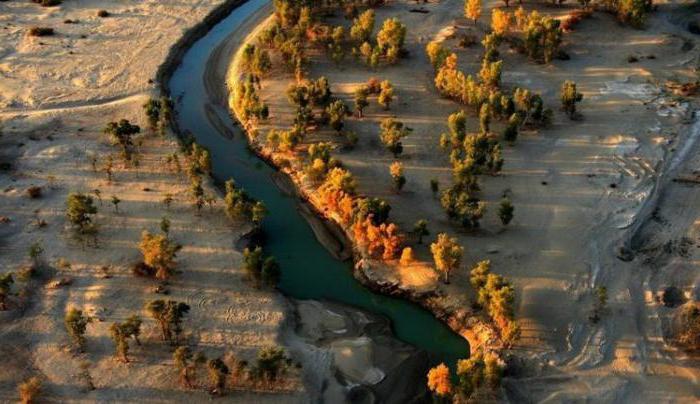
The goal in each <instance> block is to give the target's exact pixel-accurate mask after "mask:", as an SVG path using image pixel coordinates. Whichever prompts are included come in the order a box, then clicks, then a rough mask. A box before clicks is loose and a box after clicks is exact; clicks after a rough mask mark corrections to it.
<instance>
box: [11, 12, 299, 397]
mask: <svg viewBox="0 0 700 404" xmlns="http://www.w3.org/2000/svg"><path fill="white" fill-rule="evenodd" d="M239 3H241V2H240V1H221V0H205V1H197V2H194V1H177V2H142V1H135V0H134V1H131V0H125V1H120V2H118V4H116V3H115V2H113V1H107V0H87V1H80V2H73V1H66V2H64V3H63V4H62V5H61V6H58V7H47V8H45V7H40V6H39V5H37V4H34V3H31V2H18V1H12V2H0V25H2V26H3V29H2V30H0V44H1V45H0V74H1V75H2V80H0V121H1V122H0V126H1V127H2V137H0V144H1V145H2V148H1V151H0V162H1V163H2V171H0V187H1V188H2V189H3V193H2V194H0V200H1V202H0V206H2V209H0V216H2V223H0V242H1V243H0V246H1V247H0V248H1V249H2V254H0V266H1V267H2V268H3V271H2V274H4V273H6V271H12V272H14V273H15V284H14V285H13V286H12V293H20V292H22V290H23V289H24V288H25V282H24V281H22V280H21V279H20V277H18V276H17V274H18V272H19V271H21V270H22V269H23V268H26V267H27V266H28V265H29V258H28V257H27V249H28V246H30V245H31V244H32V243H38V245H40V246H41V248H42V249H43V253H41V255H40V257H39V260H40V262H41V271H42V272H43V275H42V276H43V277H44V278H45V281H46V283H45V284H32V285H33V286H32V290H31V294H30V295H29V296H31V297H30V299H29V301H30V305H29V306H27V307H26V309H25V311H24V312H23V313H22V315H19V316H14V312H13V311H14V310H18V309H19V307H17V306H16V305H15V303H18V304H19V303H21V301H22V300H21V299H19V297H17V298H16V297H14V296H11V297H10V298H9V300H10V302H11V303H10V311H8V312H2V313H0V317H2V318H3V327H2V330H0V335H1V336H2V338H3V341H4V343H3V346H2V348H1V349H0V351H1V353H2V355H3V357H4V358H8V363H6V364H5V366H3V368H2V371H0V400H2V401H7V402H15V401H18V393H17V386H18V385H19V383H21V382H22V381H24V380H25V379H26V378H28V377H30V376H38V377H39V378H40V380H41V381H42V392H41V395H40V399H41V401H44V400H45V401H55V402H72V401H81V402H110V401H111V402H114V401H122V402H123V401H131V402H145V401H148V402H202V401H207V400H210V395H209V394H208V392H207V386H208V381H207V380H206V376H205V374H204V372H201V376H200V377H199V378H198V381H197V389H184V388H182V387H181V386H180V384H179V383H178V373H177V370H176V369H175V367H174V366H173V362H172V350H171V348H170V347H169V346H168V345H166V344H163V343H161V342H160V336H159V334H158V327H157V325H156V323H155V321H154V320H152V318H151V316H150V315H149V313H148V312H147V311H146V310H144V305H145V304H146V303H147V302H148V301H150V300H153V299H159V298H161V299H166V298H167V299H172V300H176V301H182V302H185V303H187V304H188V305H189V306H190V311H189V313H187V314H186V315H185V318H184V321H183V330H184V331H183V336H182V341H183V343H187V344H188V345H190V346H191V347H192V348H193V349H194V350H201V351H202V352H203V353H205V354H206V355H207V357H208V358H216V357H219V356H222V357H226V360H228V359H230V357H231V356H235V357H236V358H237V359H240V360H247V361H248V362H249V363H255V358H256V354H257V351H258V349H259V348H261V347H264V346H270V345H279V344H280V343H281V338H282V337H281V335H282V334H283V333H284V330H286V328H288V327H289V326H290V325H289V324H288V323H287V322H286V319H287V318H288V317H289V313H290V310H291V306H290V305H289V304H288V302H286V300H285V299H284V298H283V297H282V296H281V295H280V294H278V293H276V292H273V291H265V290H258V289H254V288H253V287H252V286H251V285H250V284H249V283H248V282H246V281H245V274H244V273H243V270H242V269H241V266H242V264H241V263H242V254H241V253H240V252H239V251H237V250H236V249H235V246H234V241H235V240H236V239H237V238H238V237H240V236H241V235H242V234H244V233H246V232H247V231H248V230H249V229H250V227H251V225H250V224H247V223H239V224H236V225H232V224H231V223H229V221H228V220H225V215H224V213H223V210H222V206H223V202H222V200H221V199H220V198H219V197H218V191H217V190H216V188H214V187H213V185H212V184H211V183H210V182H209V181H205V184H204V188H205V192H206V194H207V195H210V196H212V197H213V201H214V205H213V207H205V208H204V209H203V210H202V212H201V214H197V212H196V209H195V208H194V207H193V206H192V203H191V199H190V196H189V195H190V191H189V183H188V181H187V179H186V178H185V175H184V174H183V173H181V172H178V171H177V170H176V169H175V167H174V166H173V164H172V163H171V164H168V160H169V156H172V155H173V153H176V152H178V150H179V146H178V143H177V142H176V141H175V138H174V137H173V136H172V134H170V133H168V134H167V135H166V136H165V137H159V136H158V135H155V134H152V133H151V132H150V130H149V129H148V123H147V121H146V119H145V116H144V113H143V109H142V105H143V104H144V103H145V102H146V101H147V100H148V99H149V98H150V97H158V96H160V92H159V91H158V88H157V86H158V85H159V84H161V83H158V81H159V80H162V79H163V77H166V76H167V74H166V73H164V72H166V71H171V72H172V70H173V69H174V68H175V67H176V65H177V63H178V61H179V60H180V58H181V57H182V55H183V54H184V52H185V51H186V50H187V48H188V47H189V45H191V44H192V43H193V42H194V41H195V40H196V39H197V38H199V37H201V36H202V35H203V34H204V33H205V32H207V31H208V30H209V28H211V26H212V25H213V24H214V23H215V22H216V21H217V20H218V19H220V18H222V17H223V16H225V15H227V14H228V12H230V10H231V9H232V8H233V7H235V6H236V5H237V4H239ZM102 9H104V10H107V11H108V12H109V14H110V15H109V17H107V18H100V17H98V16H97V12H98V10H102ZM67 20H70V21H71V23H67V22H64V21H67ZM36 25H41V26H47V27H52V28H54V30H55V32H56V34H55V35H54V36H51V37H42V38H35V37H30V36H28V35H26V32H27V30H28V29H29V28H30V27H31V26H36ZM183 33H184V36H183ZM120 119H129V120H130V121H131V122H132V123H135V124H138V125H140V126H141V128H142V131H141V134H140V135H137V136H136V138H135V143H136V153H135V159H136V160H137V161H138V165H137V164H136V163H134V164H133V165H131V166H127V165H125V164H123V163H122V159H121V157H120V156H119V153H118V150H117V149H116V148H115V147H114V146H112V145H110V144H109V142H108V140H107V138H106V137H105V135H104V134H103V133H102V129H103V127H104V126H105V125H106V124H107V123H108V122H110V121H118V120H120ZM109 159H112V160H111V161H112V163H111V168H110V171H111V175H112V178H111V180H109V179H108V176H107V174H106V170H107V168H106V167H107V166H108V161H109ZM180 162H181V163H182V164H183V165H185V164H186V163H185V158H184V157H183V156H182V155H180ZM29 187H39V188H40V189H41V195H40V197H38V198H35V199H33V198H30V197H28V196H27V189H28V188H29ZM71 192H85V193H88V194H89V195H91V196H92V197H93V199H94V201H95V204H96V206H97V210H98V213H97V215H96V216H95V218H94V223H95V224H96V225H97V226H98V235H97V246H93V245H92V242H88V243H86V242H84V241H81V240H80V239H76V238H75V237H73V231H72V230H71V228H70V226H69V225H68V224H67V222H66V219H65V213H64V212H65V201H66V197H67V195H68V194H69V193H71ZM168 195H169V196H170V197H172V199H173V201H172V202H171V203H170V204H169V206H166V205H165V204H163V203H162V200H163V199H164V198H165V197H166V196H168ZM112 196H116V197H117V198H118V199H119V203H118V206H115V205H113V204H112V202H111V200H112ZM163 217H167V218H168V219H169V220H170V223H171V224H170V235H171V237H172V238H173V239H174V240H175V241H176V242H177V243H179V244H181V245H182V246H183V248H182V250H181V251H180V252H179V253H178V256H177V269H178V270H179V271H180V273H178V274H177V275H175V276H174V277H173V278H172V279H171V280H170V281H169V282H168V283H167V285H166V286H164V287H165V289H166V291H167V296H166V295H163V294H159V293H157V291H160V290H162V287H163V286H161V288H158V286H159V284H160V283H159V282H156V281H153V280H149V279H142V278H135V276H134V275H133V274H132V272H131V265H132V264H133V263H135V262H137V261H138V260H139V259H140V253H139V252H138V249H137V245H138V241H139V238H140V235H141V232H142V231H143V230H149V231H151V232H158V231H159V230H158V229H159V223H160V221H161V219H162V218H163ZM25 292H26V291H25ZM25 292H22V293H25ZM72 307H75V308H79V309H82V310H84V312H85V313H86V314H87V315H89V316H91V317H92V318H93V322H92V323H90V324H88V326H87V333H86V339H87V345H86V350H85V353H82V354H78V355H75V354H73V353H72V350H71V349H70V343H69V339H68V336H67V333H66V330H65V327H64V325H63V316H64V314H65V312H66V311H67V310H68V309H69V308H72ZM132 314H138V315H140V316H141V318H142V319H143V326H142V331H141V342H142V344H143V345H142V346H137V345H135V344H133V343H131V344H130V345H131V350H130V353H129V357H130V363H123V362H121V361H119V360H117V359H116V358H115V355H114V344H113V342H112V339H111V337H110V330H109V328H110V325H111V324H112V323H113V322H116V321H123V320H124V319H125V318H127V317H129V316H130V315H132ZM232 387H233V388H234V389H235V390H236V391H235V392H233V393H231V395H230V397H226V398H224V400H236V401H237V400H240V401H243V402H265V403H279V402H284V403H287V402H299V403H302V402H308V401H309V400H310V398H309V395H308V393H307V392H306V390H305V388H304V386H303V385H302V383H301V376H300V371H298V370H296V369H291V372H290V373H289V374H288V377H287V378H286V379H285V381H284V382H283V383H280V385H279V386H277V387H278V388H279V389H278V390H277V391H272V392H270V391H267V392H263V391H258V392H257V393H256V392H253V391H245V389H241V386H239V385H234V386H232Z"/></svg>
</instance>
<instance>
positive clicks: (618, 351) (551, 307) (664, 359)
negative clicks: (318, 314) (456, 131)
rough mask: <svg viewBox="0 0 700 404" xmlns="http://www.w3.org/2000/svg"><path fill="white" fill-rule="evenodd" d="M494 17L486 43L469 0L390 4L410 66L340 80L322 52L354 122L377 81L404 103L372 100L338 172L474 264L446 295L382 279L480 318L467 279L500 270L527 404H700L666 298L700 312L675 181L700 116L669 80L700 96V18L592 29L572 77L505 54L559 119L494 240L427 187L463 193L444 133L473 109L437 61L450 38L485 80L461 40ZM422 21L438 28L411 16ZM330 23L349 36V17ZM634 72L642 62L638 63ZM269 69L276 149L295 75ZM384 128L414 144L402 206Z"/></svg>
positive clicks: (521, 148)
mask: <svg viewBox="0 0 700 404" xmlns="http://www.w3.org/2000/svg"><path fill="white" fill-rule="evenodd" d="M486 3H487V4H488V7H485V10H484V13H483V15H482V17H481V19H480V21H479V23H478V24H477V25H476V26H475V25H474V24H473V23H471V22H470V21H469V22H468V21H466V20H465V19H464V18H463V17H462V11H461V10H462V1H460V0H443V1H440V2H429V3H427V4H421V5H420V6H418V5H416V4H415V3H414V2H408V1H396V2H390V3H388V4H387V5H385V6H383V7H381V8H378V9H377V10H376V15H377V18H376V24H375V27H380V26H381V22H382V21H383V20H384V19H386V18H388V17H395V16H396V17H398V18H399V19H400V20H401V21H402V22H403V23H404V24H405V25H406V26H407V27H408V33H407V38H406V49H407V50H408V51H409V52H410V56H409V57H408V58H407V59H404V60H401V61H400V62H399V63H398V64H397V65H395V66H390V67H386V66H385V67H380V68H378V69H376V70H371V69H370V68H368V67H366V66H365V65H364V64H362V63H361V62H359V61H357V60H354V59H353V58H352V57H351V56H349V55H348V56H347V57H346V60H345V61H344V62H343V63H341V64H340V65H336V64H334V63H333V62H332V61H331V60H330V58H329V57H328V56H327V55H325V54H323V53H316V54H313V55H312V57H311V62H310V63H309V64H308V70H309V71H308V73H309V76H310V77H311V78H317V77H320V76H325V77H327V78H328V79H329V81H330V83H331V87H332V90H333V92H334V94H335V95H336V96H339V97H341V98H342V99H344V100H345V101H346V103H347V104H348V105H352V94H353V91H354V90H355V89H356V88H357V87H358V86H360V85H362V84H364V83H365V82H367V80H368V79H369V78H370V77H377V78H379V79H380V80H384V79H387V80H389V81H391V83H392V84H393V85H394V89H395V92H396V95H397V100H396V101H395V102H394V103H393V104H392V107H391V110H389V111H384V110H383V109H382V108H381V107H380V106H379V105H378V104H377V103H376V102H375V100H374V99H371V102H370V107H368V108H367V109H366V110H365V116H364V118H362V119H358V118H356V117H353V118H352V119H349V120H348V122H346V128H347V129H349V130H352V131H355V132H356V133H357V134H358V136H359V139H360V140H359V143H358V145H357V147H356V148H355V149H354V150H352V151H347V150H341V149H338V151H337V152H336V155H337V157H338V158H339V159H341V160H342V162H343V163H344V164H345V165H346V166H347V167H348V168H349V169H350V171H351V172H352V173H353V174H354V175H355V177H356V178H357V179H358V182H359V191H360V193H362V194H365V195H370V196H378V197H382V198H384V199H386V200H387V201H388V202H389V203H390V204H391V206H392V210H391V218H392V220H393V221H395V222H397V223H398V224H399V225H400V226H401V227H402V228H403V229H404V230H410V229H411V228H412V226H413V223H415V222H416V221H417V220H418V219H422V218H425V219H428V220H429V222H430V226H429V227H430V231H431V233H432V235H433V236H434V235H435V234H437V233H439V232H448V233H450V234H454V235H457V236H458V238H459V240H460V241H461V243H462V245H463V246H464V247H465V249H466V256H465V260H464V261H465V263H464V265H463V268H462V270H461V271H459V272H458V273H456V274H455V275H454V279H453V281H452V283H451V284H450V285H449V286H445V285H442V284H440V283H439V281H438V279H437V276H436V275H435V274H434V273H432V271H431V270H430V269H429V268H428V266H419V268H417V269H416V268H414V269H413V270H412V271H405V270H401V271H395V272H392V273H385V274H382V276H384V277H389V278H396V279H398V281H400V282H402V283H404V284H409V285H411V287H414V288H417V289H418V288H421V289H424V288H427V289H431V288H439V289H440V290H442V291H444V292H446V293H447V295H448V297H447V300H448V303H447V304H451V305H455V306H459V305H468V304H469V302H470V300H471V299H473V296H472V295H471V294H473V292H472V291H471V288H470V286H469V282H468V269H469V268H471V266H472V265H473V264H474V263H476V262H477V261H479V260H482V259H490V260H491V262H492V265H493V266H492V268H493V269H494V271H495V272H497V273H499V274H503V275H505V276H507V277H508V278H509V279H511V280H512V281H513V282H514V284H515V286H516V292H517V302H516V310H515V311H516V317H517V318H518V320H519V321H520V324H521V326H522V329H523V332H522V338H521V339H520V341H519V342H518V343H517V345H516V346H515V347H514V349H513V351H514V353H516V354H517V355H518V356H520V357H522V358H525V359H526V360H525V362H526V363H527V366H525V369H527V370H524V371H523V372H521V374H520V375H519V377H518V378H508V379H507V380H506V382H505V387H506V393H507V396H508V397H509V398H511V399H513V400H516V401H519V400H523V399H527V400H532V401H548V400H549V401H557V402H561V401H571V400H581V401H586V400H593V401H598V400H602V401H628V402H640V401H651V402H657V401H677V402H690V401H693V400H694V399H696V398H697V397H698V395H699V394H700V388H699V387H698V377H700V371H699V370H698V369H699V367H698V364H699V363H698V361H697V358H692V357H688V356H687V355H686V354H685V353H683V352H682V351H679V350H678V349H676V348H674V347H673V346H672V345H671V344H670V341H671V340H672V324H673V318H674V315H675V314H676V313H678V311H679V310H680V308H667V307H665V306H664V305H663V304H662V303H660V300H659V299H660V296H661V293H662V292H663V290H664V289H665V288H666V287H668V286H674V287H677V288H679V289H681V290H682V291H683V292H684V293H685V297H686V299H688V300H690V301H694V300H697V299H698V290H699V288H700V284H699V282H700V270H699V268H698V266H697V257H698V256H699V255H700V250H698V246H700V243H699V242H698V234H697V232H698V229H697V227H696V226H697V224H696V223H697V219H698V214H699V213H700V212H699V211H698V209H697V208H696V207H695V204H694V201H696V200H697V198H698V188H697V186H693V185H687V184H686V185H683V184H681V183H677V182H673V181H672V180H673V179H674V178H677V177H679V176H688V175H691V176H693V175H695V174H696V172H697V170H698V169H700V167H697V165H698V162H697V159H695V158H694V157H693V156H695V155H696V154H697V153H698V151H700V145H698V144H697V142H696V140H697V138H698V136H700V122H698V121H697V120H696V118H695V115H694V111H695V108H696V105H697V102H696V100H694V99H691V98H682V97H676V96H674V95H673V94H672V93H671V92H669V91H668V90H667V89H666V87H665V83H666V82H667V81H668V80H677V81H680V82H687V81H691V80H695V79H696V72H695V68H696V67H697V60H698V49H699V48H698V47H697V46H696V45H697V41H698V39H700V38H698V37H697V36H694V35H693V34H691V33H690V32H688V31H687V30H685V26H684V22H685V21H687V18H688V17H690V16H691V13H692V11H691V9H690V8H686V7H685V6H687V3H684V2H662V3H661V4H659V7H658V10H657V11H656V12H655V13H653V14H652V15H651V17H650V19H649V21H648V24H647V27H646V29H644V30H635V29H632V28H629V27H625V26H621V25H619V24H618V23H616V22H615V21H614V19H613V17H612V16H610V15H608V14H604V13H595V14H594V15H593V17H592V18H590V19H587V20H584V21H582V22H581V23H580V24H579V25H578V26H576V28H575V30H574V31H573V32H571V33H567V34H566V35H565V37H564V44H563V49H565V50H566V52H568V53H569V54H570V56H571V60H567V61H560V60H556V61H554V62H553V63H552V64H550V65H537V64H534V63H532V62H530V61H528V60H527V59H526V58H525V57H524V56H522V55H520V54H518V53H516V52H514V51H512V50H509V49H508V48H507V46H506V45H502V46H501V49H500V50H501V55H502V57H503V59H504V76H503V82H504V85H505V86H506V87H514V86H518V85H520V86H525V87H527V88H530V89H531V90H534V91H537V92H540V93H541V94H542V96H543V98H544V100H545V104H546V106H548V107H550V108H552V109H554V110H555V116H554V123H553V125H552V126H551V127H549V128H547V129H544V130H541V131H537V132H530V133H522V134H521V135H520V137H519V138H518V140H517V142H516V143H515V145H514V146H512V147H508V146H506V147H505V151H504V158H505V166H504V171H503V173H502V175H499V176H497V177H489V176H482V178H481V187H482V193H481V196H482V200H484V201H486V202H487V204H488V206H487V213H486V216H485V217H484V219H483V220H482V222H481V228H480V229H479V230H478V231H473V232H465V231H463V230H460V229H459V228H458V227H457V226H456V225H455V224H454V223H450V222H448V221H447V219H446V217H445V215H444V213H443V211H442V208H441V207H440V204H439V201H438V200H437V199H435V198H433V197H432V195H431V192H430V188H429V181H430V179H432V178H437V179H439V181H440V184H441V188H443V189H444V188H446V187H447V186H449V184H450V183H451V169H450V166H449V161H448V158H447V156H446V155H445V153H444V152H442V151H441V150H440V149H439V147H438V139H439V136H440V134H441V133H442V132H445V131H446V130H447V127H446V120H447V116H448V115H449V114H450V113H452V112H454V111H457V110H459V109H461V108H462V106H460V105H458V104H456V103H453V102H452V101H448V100H445V99H441V98H440V97H439V96H438V94H437V92H436V90H435V89H434V85H433V69H432V66H430V64H429V62H428V60H427V57H426V56H425V53H424V48H425V45H426V44H427V43H428V42H429V41H430V40H432V39H434V38H443V39H445V43H446V44H447V45H448V46H449V47H450V48H451V49H453V50H455V52H456V53H457V55H458V56H459V61H460V69H462V70H463V71H465V72H469V73H472V74H474V73H476V72H478V69H479V64H480V60H481V54H482V47H481V46H480V45H478V44H477V45H474V46H472V47H470V48H466V49H461V48H459V47H458V46H457V38H458V37H459V34H462V33H469V34H474V35H477V37H478V38H479V40H480V39H481V38H482V37H483V35H484V31H485V29H486V28H487V27H488V25H489V21H490V14H491V13H490V10H491V9H492V8H493V7H501V5H502V3H501V2H497V1H488V2H486ZM416 7H420V8H423V9H425V10H427V11H428V13H425V14H424V13H412V12H409V9H412V8H416ZM525 8H526V9H527V10H532V9H538V10H539V11H540V12H542V13H546V14H550V15H556V16H565V15H566V14H567V13H569V12H571V11H572V10H574V9H575V7H574V5H564V6H562V7H547V6H543V5H534V4H531V3H526V4H525ZM511 9H513V8H511ZM330 21H331V22H332V23H333V24H345V25H348V22H347V21H346V20H343V19H342V18H340V17H336V18H333V19H331V20H330ZM376 29H378V28H375V32H376ZM628 56H636V57H637V58H638V59H639V61H638V62H637V63H629V62H628ZM273 62H274V65H275V67H274V68H273V71H272V72H271V73H270V74H269V75H268V76H267V77H266V78H265V79H264V80H263V87H262V92H261V94H262V96H263V99H264V101H265V102H266V103H268V104H269V106H270V111H271V117H270V119H269V121H268V122H269V124H268V125H263V127H262V128H261V129H262V130H260V133H261V134H262V136H264V134H265V133H266V132H267V130H266V129H267V128H268V127H272V126H274V127H277V128H282V129H287V128H289V127H290V126H291V123H292V120H293V109H292V107H291V105H290V104H289V102H288V101H287V99H286V97H285V96H284V94H285V90H286V88H287V85H288V84H289V83H290V82H291V81H292V80H293V76H292V74H291V73H290V72H288V71H287V70H286V69H284V68H283V67H281V63H280V61H279V60H278V59H273ZM564 80H574V81H575V82H576V83H577V84H578V88H579V91H582V92H583V94H584V100H583V102H582V103H581V104H580V106H579V111H580V112H581V113H582V114H583V120H581V121H571V120H569V119H568V118H567V117H566V115H565V114H564V113H563V112H561V111H559V108H558V107H559V105H560V103H559V88H560V86H561V83H562V82H563V81H564ZM388 116H394V117H396V118H397V119H398V120H400V121H403V122H404V123H406V124H407V125H408V126H409V127H411V128H412V129H413V132H412V133H411V134H410V135H409V136H408V137H407V138H405V139H404V141H403V144H404V154H403V155H402V156H401V157H400V160H401V161H402V162H403V164H404V170H405V175H406V177H407V179H408V182H407V185H406V187H405V189H404V191H403V192H402V193H401V194H396V193H394V192H392V191H391V177H390V176H389V168H388V167H389V164H391V162H392V161H394V159H393V158H392V156H391V155H390V154H389V153H388V152H387V151H386V150H384V148H383V147H382V146H381V144H380V142H379V137H378V134H379V122H380V121H381V120H382V119H383V118H385V117H388ZM469 125H470V129H472V130H474V129H476V128H477V126H478V119H477V118H476V117H475V116H474V115H473V113H472V115H471V119H470V120H469ZM321 140H323V141H334V140H337V137H335V135H333V134H332V133H330V131H328V130H326V129H324V130H321V131H319V132H317V133H315V134H313V135H312V136H310V137H309V138H307V141H308V142H312V141H321ZM503 194H507V195H509V197H510V198H511V200H512V201H513V203H514V205H515V219H514V221H513V223H511V224H510V225H509V226H508V227H507V228H505V229H504V228H503V227H502V226H501V224H500V222H499V221H498V218H497V216H496V210H497V204H498V202H499V200H500V198H501V196H502V195H503ZM622 245H626V246H629V247H631V248H632V250H633V252H634V253H635V254H634V259H632V260H631V261H628V262H627V261H623V260H621V259H619V258H618V257H617V255H618V252H619V249H620V247H621V246H622ZM679 246H680V247H679ZM415 247H416V248H417V252H418V256H419V257H420V258H421V259H422V260H424V261H426V262H427V261H430V255H429V251H428V248H427V246H426V245H423V246H422V247H421V246H415ZM599 286H605V287H607V290H608V296H609V305H608V306H609V308H608V310H607V312H606V314H605V316H604V318H603V319H602V321H600V322H599V323H597V324H592V323H591V322H590V321H589V320H588V317H589V315H590V314H591V310H592V306H593V291H594V289H595V288H597V287H599Z"/></svg>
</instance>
